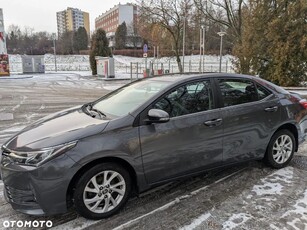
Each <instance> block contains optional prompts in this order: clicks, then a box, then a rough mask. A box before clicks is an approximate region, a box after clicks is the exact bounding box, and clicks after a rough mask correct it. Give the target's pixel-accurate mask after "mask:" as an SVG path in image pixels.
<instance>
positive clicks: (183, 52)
mask: <svg viewBox="0 0 307 230" xmlns="http://www.w3.org/2000/svg"><path fill="white" fill-rule="evenodd" d="M185 20H186V10H185V12H184V17H183V39H182V72H183V73H184V55H185V27H186V25H185Z"/></svg>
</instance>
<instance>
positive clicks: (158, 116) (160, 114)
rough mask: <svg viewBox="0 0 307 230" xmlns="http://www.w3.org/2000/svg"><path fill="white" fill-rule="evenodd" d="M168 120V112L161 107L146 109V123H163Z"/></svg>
mask: <svg viewBox="0 0 307 230" xmlns="http://www.w3.org/2000/svg"><path fill="white" fill-rule="evenodd" d="M168 121H169V114H168V113H167V112H165V111H163V110H161V109H151V110H149V111H148V120H147V122H148V123H150V124H151V123H165V122H168Z"/></svg>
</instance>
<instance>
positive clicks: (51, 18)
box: [0, 0, 135, 32]
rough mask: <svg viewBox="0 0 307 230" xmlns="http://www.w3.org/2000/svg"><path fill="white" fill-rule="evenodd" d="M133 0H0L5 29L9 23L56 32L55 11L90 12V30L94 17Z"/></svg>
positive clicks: (93, 24) (93, 27)
mask: <svg viewBox="0 0 307 230" xmlns="http://www.w3.org/2000/svg"><path fill="white" fill-rule="evenodd" d="M119 2H120V3H121V4H125V3H127V2H135V0H130V1H129V0H120V1H118V0H117V1H114V0H113V1H112V0H0V8H2V9H3V17H4V26H5V29H6V30H7V28H8V27H9V25H11V24H15V25H19V26H20V27H21V28H22V29H23V28H24V27H25V26H28V27H32V28H34V30H35V31H36V32H38V31H48V32H56V31H57V24H56V12H57V11H62V10H64V9H66V8H67V7H73V8H78V9H81V10H82V11H85V12H88V13H89V14H90V27H91V31H93V30H94V29H95V18H96V17H98V16H99V15H101V14H102V13H104V12H105V11H107V10H109V9H110V8H112V7H113V6H115V5H116V4H118V3H119Z"/></svg>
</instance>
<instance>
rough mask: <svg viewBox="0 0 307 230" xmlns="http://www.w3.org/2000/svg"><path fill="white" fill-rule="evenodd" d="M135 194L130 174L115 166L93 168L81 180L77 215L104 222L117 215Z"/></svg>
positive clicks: (78, 187) (75, 193) (102, 165)
mask: <svg viewBox="0 0 307 230" xmlns="http://www.w3.org/2000/svg"><path fill="white" fill-rule="evenodd" d="M130 192H131V178H130V175H129V172H128V171H127V170H126V169H124V168H123V167H122V166H120V165H118V164H115V163H102V164H99V165H96V166H94V167H92V168H90V169H89V170H88V171H86V172H85V173H84V174H83V175H82V176H81V177H80V179H79V180H78V181H77V183H76V186H75V191H74V194H73V201H74V205H75V208H76V210H77V212H78V213H79V214H80V215H81V216H83V217H85V218H87V219H93V220H98V219H103V218H107V217H109V216H112V215H114V214H115V213H117V212H118V211H119V210H120V209H121V208H122V207H123V206H124V205H125V203H126V202H127V201H128V199H129V196H130Z"/></svg>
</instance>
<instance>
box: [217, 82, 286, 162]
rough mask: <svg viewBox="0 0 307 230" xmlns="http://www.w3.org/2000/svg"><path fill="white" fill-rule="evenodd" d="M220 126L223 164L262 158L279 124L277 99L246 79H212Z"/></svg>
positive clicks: (269, 92)
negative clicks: (219, 102)
mask: <svg viewBox="0 0 307 230" xmlns="http://www.w3.org/2000/svg"><path fill="white" fill-rule="evenodd" d="M216 83H217V85H218V88H219V91H220V96H221V98H220V99H221V106H222V107H223V108H222V119H223V124H224V141H223V143H224V149H223V158H224V162H225V164H228V163H235V162H239V161H244V160H249V159H254V158H262V157H263V155H264V153H265V151H266V147H267V145H268V143H269V140H270V138H271V135H272V132H273V131H274V130H276V128H277V127H278V124H280V119H281V117H280V114H281V113H280V111H281V109H280V104H279V100H278V98H277V97H276V96H275V95H274V94H273V93H272V92H271V91H269V90H268V89H266V88H265V87H263V86H261V85H260V84H258V83H255V82H253V81H252V80H250V79H246V78H234V79H230V78H220V79H216Z"/></svg>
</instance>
